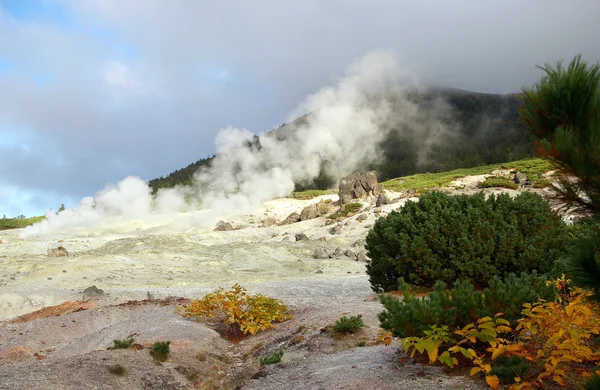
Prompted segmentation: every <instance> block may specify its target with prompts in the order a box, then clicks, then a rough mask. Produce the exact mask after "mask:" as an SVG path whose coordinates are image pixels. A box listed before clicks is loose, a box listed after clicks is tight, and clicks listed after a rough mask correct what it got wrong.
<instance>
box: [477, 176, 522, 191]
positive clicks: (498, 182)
mask: <svg viewBox="0 0 600 390" xmlns="http://www.w3.org/2000/svg"><path fill="white" fill-rule="evenodd" d="M479 187H480V188H490V187H502V188H512V189H513V190H516V189H517V188H519V185H518V184H516V183H515V182H514V181H512V180H510V179H507V178H505V177H488V178H487V179H485V180H484V181H483V182H481V183H479Z"/></svg>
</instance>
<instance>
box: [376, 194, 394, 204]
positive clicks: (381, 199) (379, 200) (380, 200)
mask: <svg viewBox="0 0 600 390" xmlns="http://www.w3.org/2000/svg"><path fill="white" fill-rule="evenodd" d="M386 204H390V199H389V198H388V197H387V195H386V194H385V192H383V191H382V192H381V193H380V194H379V196H378V197H377V202H375V207H381V206H383V205H386Z"/></svg>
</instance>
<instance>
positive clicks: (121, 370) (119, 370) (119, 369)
mask: <svg viewBox="0 0 600 390" xmlns="http://www.w3.org/2000/svg"><path fill="white" fill-rule="evenodd" d="M108 372H110V373H111V374H115V375H120V376H123V375H125V374H126V373H127V370H126V369H125V367H123V366H122V365H120V364H113V365H112V366H108Z"/></svg>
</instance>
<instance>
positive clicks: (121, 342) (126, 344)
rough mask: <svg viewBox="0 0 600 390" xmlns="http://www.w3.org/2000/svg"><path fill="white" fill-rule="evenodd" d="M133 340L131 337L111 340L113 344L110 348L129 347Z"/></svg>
mask: <svg viewBox="0 0 600 390" xmlns="http://www.w3.org/2000/svg"><path fill="white" fill-rule="evenodd" d="M134 341H135V340H134V339H133V338H129V339H123V340H113V346H112V348H111V349H127V348H129V347H131V344H133V342H134Z"/></svg>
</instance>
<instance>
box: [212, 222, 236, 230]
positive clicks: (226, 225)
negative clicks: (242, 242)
mask: <svg viewBox="0 0 600 390" xmlns="http://www.w3.org/2000/svg"><path fill="white" fill-rule="evenodd" d="M213 230H214V231H215V232H229V231H231V230H233V225H232V224H231V223H229V222H224V221H219V222H217V227H215V228H214V229H213Z"/></svg>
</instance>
